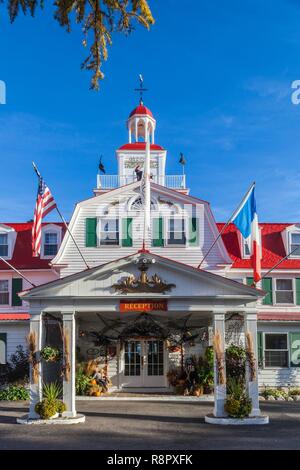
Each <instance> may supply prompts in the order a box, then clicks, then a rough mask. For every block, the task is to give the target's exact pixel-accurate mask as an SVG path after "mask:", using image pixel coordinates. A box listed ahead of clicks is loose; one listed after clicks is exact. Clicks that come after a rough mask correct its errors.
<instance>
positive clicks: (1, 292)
mask: <svg viewBox="0 0 300 470" xmlns="http://www.w3.org/2000/svg"><path fill="white" fill-rule="evenodd" d="M8 304H9V290H8V281H7V280H1V281H0V305H8Z"/></svg>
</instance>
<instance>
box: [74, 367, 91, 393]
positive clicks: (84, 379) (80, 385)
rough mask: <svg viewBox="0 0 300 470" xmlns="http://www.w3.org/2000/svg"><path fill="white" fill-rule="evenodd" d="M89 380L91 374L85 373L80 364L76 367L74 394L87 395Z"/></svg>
mask: <svg viewBox="0 0 300 470" xmlns="http://www.w3.org/2000/svg"><path fill="white" fill-rule="evenodd" d="M90 382H91V376H90V375H87V374H86V373H85V371H84V368H83V367H82V366H80V367H78V369H77V372H76V381H75V385H76V395H88V389H89V386H90Z"/></svg>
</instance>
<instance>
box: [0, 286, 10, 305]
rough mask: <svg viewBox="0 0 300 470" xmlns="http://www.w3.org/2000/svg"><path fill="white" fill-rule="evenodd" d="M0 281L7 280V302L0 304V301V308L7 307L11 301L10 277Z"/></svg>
mask: <svg viewBox="0 0 300 470" xmlns="http://www.w3.org/2000/svg"><path fill="white" fill-rule="evenodd" d="M1 281H6V282H7V286H8V290H7V292H8V303H7V304H1V303H0V308H2V307H9V306H10V303H11V287H12V286H11V279H0V282H1ZM1 293H6V291H1Z"/></svg>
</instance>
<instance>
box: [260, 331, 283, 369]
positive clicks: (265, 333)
mask: <svg viewBox="0 0 300 470" xmlns="http://www.w3.org/2000/svg"><path fill="white" fill-rule="evenodd" d="M266 335H286V337H287V341H286V345H287V349H266ZM265 351H287V353H288V355H287V363H288V365H287V366H266V354H265ZM263 369H290V335H289V332H287V331H276V332H275V331H265V332H263Z"/></svg>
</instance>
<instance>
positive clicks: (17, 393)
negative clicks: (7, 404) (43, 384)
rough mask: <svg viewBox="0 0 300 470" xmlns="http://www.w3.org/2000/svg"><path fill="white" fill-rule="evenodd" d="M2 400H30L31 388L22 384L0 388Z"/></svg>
mask: <svg viewBox="0 0 300 470" xmlns="http://www.w3.org/2000/svg"><path fill="white" fill-rule="evenodd" d="M0 400H8V401H16V400H29V390H28V389H27V388H25V387H23V386H20V385H11V386H9V387H8V388H6V389H4V390H0Z"/></svg>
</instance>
